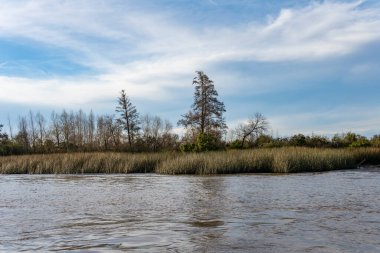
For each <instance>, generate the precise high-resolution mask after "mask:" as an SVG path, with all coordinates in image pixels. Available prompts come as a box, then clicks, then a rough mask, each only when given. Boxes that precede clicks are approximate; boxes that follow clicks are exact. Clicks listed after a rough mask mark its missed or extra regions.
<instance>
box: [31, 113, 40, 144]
mask: <svg viewBox="0 0 380 253" xmlns="http://www.w3.org/2000/svg"><path fill="white" fill-rule="evenodd" d="M29 128H30V131H29V133H30V134H29V138H30V143H31V144H32V148H33V151H35V150H36V140H37V138H38V136H37V130H36V126H35V124H34V114H33V112H32V111H29Z"/></svg>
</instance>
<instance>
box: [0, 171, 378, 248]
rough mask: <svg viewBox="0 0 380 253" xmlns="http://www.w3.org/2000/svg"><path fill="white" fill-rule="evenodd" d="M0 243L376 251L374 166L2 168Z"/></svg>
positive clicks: (14, 245)
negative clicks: (257, 171) (255, 171)
mask: <svg viewBox="0 0 380 253" xmlns="http://www.w3.org/2000/svg"><path fill="white" fill-rule="evenodd" d="M0 218H1V219H0V251H73V252H118V251H120V252H123V251H128V252H380V168H366V169H359V170H352V171H334V172H326V173H304V174H290V175H271V174H262V175H226V176H161V175H155V174H130V175H0Z"/></svg>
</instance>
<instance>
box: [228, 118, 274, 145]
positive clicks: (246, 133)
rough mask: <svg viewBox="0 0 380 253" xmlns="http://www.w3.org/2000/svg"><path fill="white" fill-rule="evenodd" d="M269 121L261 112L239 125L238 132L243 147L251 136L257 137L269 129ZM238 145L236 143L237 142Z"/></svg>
mask: <svg viewBox="0 0 380 253" xmlns="http://www.w3.org/2000/svg"><path fill="white" fill-rule="evenodd" d="M268 127H269V122H268V121H267V119H266V118H265V117H264V115H262V114H261V113H256V114H255V115H254V116H253V117H252V118H250V119H248V121H247V123H245V124H240V125H238V127H237V129H236V130H235V131H236V134H237V136H238V138H239V141H238V143H240V146H241V148H243V147H244V144H245V142H246V140H247V138H249V137H257V136H259V135H261V134H263V133H265V132H266V131H267V130H268ZM235 145H236V144H235Z"/></svg>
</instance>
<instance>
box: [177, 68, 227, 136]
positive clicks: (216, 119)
mask: <svg viewBox="0 0 380 253" xmlns="http://www.w3.org/2000/svg"><path fill="white" fill-rule="evenodd" d="M196 73H197V76H196V77H195V78H194V79H193V85H195V92H194V102H193V104H192V106H191V110H190V111H189V112H188V113H187V114H185V115H182V119H181V120H179V121H178V125H182V126H184V127H185V128H190V130H191V131H194V130H195V132H196V133H197V134H211V135H214V136H215V137H218V138H220V136H221V133H223V132H224V131H225V130H226V129H227V125H226V123H225V119H224V117H223V113H224V112H225V111H226V109H225V107H224V104H223V102H220V101H219V99H218V92H217V91H216V90H215V86H214V82H213V81H212V80H210V79H209V77H208V76H207V75H206V74H205V73H203V72H202V71H197V72H196Z"/></svg>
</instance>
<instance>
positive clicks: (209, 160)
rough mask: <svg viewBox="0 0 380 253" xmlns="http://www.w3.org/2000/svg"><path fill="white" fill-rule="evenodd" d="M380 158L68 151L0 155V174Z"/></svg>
mask: <svg viewBox="0 0 380 253" xmlns="http://www.w3.org/2000/svg"><path fill="white" fill-rule="evenodd" d="M363 162H366V163H367V164H372V165H377V164H380V149H379V148H360V149H313V148H277V149H255V150H231V151H219V152H208V153H190V154H189V153H188V154H182V153H142V154H129V153H70V154H49V155H24V156H7V157H0V173H1V174H87V173H160V174H172V175H176V174H199V175H208V174H231V173H295V172H320V171H328V170H341V169H354V168H357V166H358V164H362V163H363Z"/></svg>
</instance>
